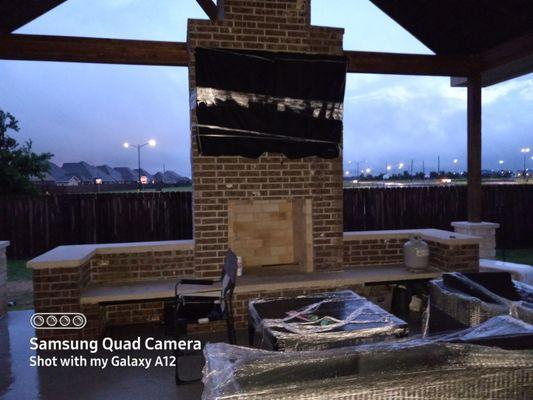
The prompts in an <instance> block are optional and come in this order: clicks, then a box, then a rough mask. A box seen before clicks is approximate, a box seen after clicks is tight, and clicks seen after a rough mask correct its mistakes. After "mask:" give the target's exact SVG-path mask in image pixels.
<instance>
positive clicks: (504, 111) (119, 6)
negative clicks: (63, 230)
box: [0, 0, 533, 176]
mask: <svg viewBox="0 0 533 400" xmlns="http://www.w3.org/2000/svg"><path fill="white" fill-rule="evenodd" d="M188 18H202V19H204V18H206V16H205V14H204V12H203V11H202V10H201V8H200V7H199V6H198V5H197V3H196V1H195V0H69V1H67V2H66V3H64V4H62V5H60V6H59V7H57V8H55V9H53V10H52V11H50V12H49V13H47V14H45V15H43V16H42V17H40V18H38V19H37V20H35V21H32V22H31V23H29V24H28V25H26V26H24V27H22V28H21V29H19V30H18V31H17V33H28V34H47V35H71V36H88V37H107V38H123V39H145V40H168V41H185V40H186V27H187V19H188ZM312 23H313V24H314V25H324V26H336V27H344V28H345V30H346V33H345V39H344V48H345V49H346V50H366V51H384V52H402V53H418V54H432V52H431V51H430V50H429V49H428V48H426V47H425V46H424V45H423V44H421V43H420V42H419V41H418V40H417V39H415V38H414V37H413V36H411V35H410V34H409V33H408V32H406V31H405V30H404V29H403V28H401V27H400V26H399V25H398V24H396V23H395V22H394V21H393V20H391V19H390V18H389V17H387V16H386V15H385V14H384V13H382V12H381V11H380V10H379V9H378V8H376V7H375V6H374V5H373V4H372V3H370V1H368V0H351V1H350V2H349V3H348V2H347V1H346V0H313V3H312ZM0 77H1V78H0V108H1V109H3V110H6V111H10V112H11V113H12V114H14V115H15V116H16V117H17V119H18V120H19V122H20V127H21V132H20V133H19V134H16V136H15V137H16V138H17V139H19V140H20V141H24V140H27V139H32V141H33V143H34V149H35V150H36V151H50V152H52V153H53V154H54V158H53V161H54V162H55V163H57V164H58V165H61V164H62V163H64V162H76V161H81V160H83V161H87V162H89V163H91V164H94V165H100V164H109V165H111V166H129V167H132V168H133V167H136V162H137V158H136V154H135V152H134V151H132V150H131V149H130V150H127V149H124V148H123V147H122V144H123V143H124V142H125V141H128V142H130V143H133V144H136V143H145V142H146V141H148V139H152V138H153V139H155V140H156V141H157V143H158V144H157V146H156V147H155V148H151V147H146V148H145V149H143V153H142V166H143V168H145V169H147V170H148V171H150V172H152V173H154V172H156V171H158V170H162V169H163V166H165V168H166V169H167V170H169V169H172V170H174V171H176V172H178V173H180V174H181V175H185V176H190V130H189V103H188V99H189V95H188V91H189V88H188V81H187V69H186V68H179V67H153V66H123V65H104V64H79V63H56V62H28V61H0ZM347 79H348V80H347V87H346V96H345V109H344V113H345V114H344V162H345V168H346V169H348V170H350V172H351V173H355V168H356V167H355V166H356V165H357V164H358V165H359V168H360V169H367V168H370V169H371V170H372V171H373V172H376V173H378V172H382V171H384V170H385V167H386V166H387V165H391V166H392V167H393V168H395V169H397V168H398V165H399V163H404V164H405V165H408V164H409V163H410V162H411V160H413V164H414V169H415V170H416V171H417V170H420V169H421V166H422V162H424V163H425V166H426V170H432V169H436V167H437V157H438V156H440V159H441V169H446V170H463V169H466V89H462V88H451V87H450V81H449V79H448V78H440V77H437V78H436V77H408V76H393V75H370V74H349V75H348V78H347ZM532 109H533V74H530V75H526V76H523V77H520V78H517V79H514V80H511V81H508V82H504V83H501V84H498V85H494V86H491V87H489V88H485V89H484V90H483V168H485V169H499V168H500V167H499V164H498V161H499V160H503V161H504V166H505V167H507V168H509V169H521V168H522V165H523V158H522V154H521V152H520V149H521V148H523V147H531V148H532V149H533V112H531V111H532ZM530 156H533V153H530ZM454 159H457V160H458V162H457V164H454V163H453V160H454ZM349 161H351V163H349ZM528 167H529V168H531V167H533V160H531V159H529V158H528Z"/></svg>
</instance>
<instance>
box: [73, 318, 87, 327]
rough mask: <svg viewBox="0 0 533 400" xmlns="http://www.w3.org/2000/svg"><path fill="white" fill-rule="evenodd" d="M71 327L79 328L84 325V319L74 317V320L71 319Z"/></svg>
mask: <svg viewBox="0 0 533 400" xmlns="http://www.w3.org/2000/svg"><path fill="white" fill-rule="evenodd" d="M72 325H74V326H75V327H77V328H79V327H81V326H83V325H85V319H84V318H83V317H82V316H81V315H75V316H74V318H72Z"/></svg>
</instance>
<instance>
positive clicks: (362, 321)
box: [248, 291, 408, 350]
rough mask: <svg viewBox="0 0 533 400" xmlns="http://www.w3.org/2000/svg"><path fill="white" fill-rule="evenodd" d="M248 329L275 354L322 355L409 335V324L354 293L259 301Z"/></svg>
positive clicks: (251, 309) (253, 307)
mask: <svg viewBox="0 0 533 400" xmlns="http://www.w3.org/2000/svg"><path fill="white" fill-rule="evenodd" d="M248 315H249V318H250V321H249V324H250V325H251V326H253V328H255V330H258V331H260V333H261V334H262V338H263V339H264V340H266V341H267V342H268V344H269V345H270V347H271V348H273V349H275V350H320V349H326V348H332V347H341V346H350V345H356V344H362V343H371V342H375V341H382V340H385V339H387V338H396V337H398V336H404V335H406V334H407V332H408V330H407V324H406V322H404V321H402V320H401V319H399V318H396V317H395V316H393V315H392V314H390V313H388V312H386V311H385V310H383V309H382V308H381V307H379V306H377V305H375V304H374V303H372V302H370V301H368V300H367V299H365V298H364V297H361V296H359V295H357V294H356V293H354V292H352V291H340V292H332V293H320V294H314V295H307V296H298V297H286V298H270V299H257V300H253V301H250V302H249V304H248Z"/></svg>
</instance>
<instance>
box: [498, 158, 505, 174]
mask: <svg viewBox="0 0 533 400" xmlns="http://www.w3.org/2000/svg"><path fill="white" fill-rule="evenodd" d="M504 163H505V161H503V160H500V161H498V164H500V175H503V164H504Z"/></svg>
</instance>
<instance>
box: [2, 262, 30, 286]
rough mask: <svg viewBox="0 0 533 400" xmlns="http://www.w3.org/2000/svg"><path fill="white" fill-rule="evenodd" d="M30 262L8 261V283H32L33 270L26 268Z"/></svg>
mask: <svg viewBox="0 0 533 400" xmlns="http://www.w3.org/2000/svg"><path fill="white" fill-rule="evenodd" d="M26 261H28V260H9V259H8V260H7V280H8V281H31V269H28V268H26Z"/></svg>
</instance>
